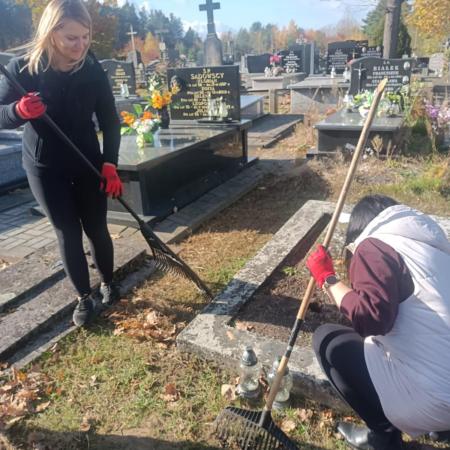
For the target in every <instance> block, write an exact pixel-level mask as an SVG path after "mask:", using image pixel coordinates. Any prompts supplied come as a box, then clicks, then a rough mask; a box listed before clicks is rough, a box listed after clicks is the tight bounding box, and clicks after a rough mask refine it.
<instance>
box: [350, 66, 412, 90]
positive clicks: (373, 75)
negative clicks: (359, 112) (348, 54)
mask: <svg viewBox="0 0 450 450" xmlns="http://www.w3.org/2000/svg"><path fill="white" fill-rule="evenodd" d="M412 65H413V61H412V60H411V59H381V58H360V59H357V60H354V61H353V62H352V63H351V65H350V71H351V80H350V89H349V94H351V95H354V94H356V93H358V92H360V91H364V90H366V89H367V90H369V91H373V90H375V88H376V87H377V86H378V84H379V82H380V81H381V80H382V79H383V78H386V77H387V78H388V84H387V87H386V90H387V91H388V92H394V91H397V90H398V89H400V88H401V87H402V86H403V85H405V84H409V83H410V81H411V71H412Z"/></svg>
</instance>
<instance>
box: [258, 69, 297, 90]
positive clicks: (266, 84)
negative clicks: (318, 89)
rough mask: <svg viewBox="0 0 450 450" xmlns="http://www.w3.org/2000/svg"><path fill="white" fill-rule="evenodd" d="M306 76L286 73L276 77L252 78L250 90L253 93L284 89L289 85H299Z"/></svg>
mask: <svg viewBox="0 0 450 450" xmlns="http://www.w3.org/2000/svg"><path fill="white" fill-rule="evenodd" d="M305 77H306V74H305V73H303V72H299V73H286V74H282V75H280V76H277V77H265V76H261V77H254V78H252V89H250V92H251V91H252V90H255V91H270V90H274V89H286V88H287V87H288V86H290V85H291V84H295V83H299V82H300V81H303V80H304V79H305Z"/></svg>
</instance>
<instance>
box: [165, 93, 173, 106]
mask: <svg viewBox="0 0 450 450" xmlns="http://www.w3.org/2000/svg"><path fill="white" fill-rule="evenodd" d="M171 101H172V94H171V93H170V92H168V91H166V92H164V94H163V102H164V106H165V105H168V104H169V103H170V102H171Z"/></svg>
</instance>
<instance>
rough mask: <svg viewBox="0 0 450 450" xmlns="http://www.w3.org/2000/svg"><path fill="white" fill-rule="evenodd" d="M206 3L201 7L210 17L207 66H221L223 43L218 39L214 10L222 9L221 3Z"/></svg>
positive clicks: (206, 50) (206, 56) (206, 47)
mask: <svg viewBox="0 0 450 450" xmlns="http://www.w3.org/2000/svg"><path fill="white" fill-rule="evenodd" d="M205 2H206V3H204V4H201V5H199V10H200V11H206V14H207V17H208V35H207V37H206V41H205V64H206V65H207V66H221V65H222V64H223V62H222V59H223V58H222V42H221V41H220V39H219V38H218V37H217V34H216V25H215V24H214V10H215V9H220V3H219V2H214V1H213V0H205Z"/></svg>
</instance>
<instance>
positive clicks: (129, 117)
mask: <svg viewBox="0 0 450 450" xmlns="http://www.w3.org/2000/svg"><path fill="white" fill-rule="evenodd" d="M120 115H121V116H122V117H123V121H124V122H125V124H126V125H128V126H129V127H130V126H131V125H133V123H134V121H135V120H136V117H135V115H134V114H131V113H129V112H128V111H122V112H121V113H120Z"/></svg>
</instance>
